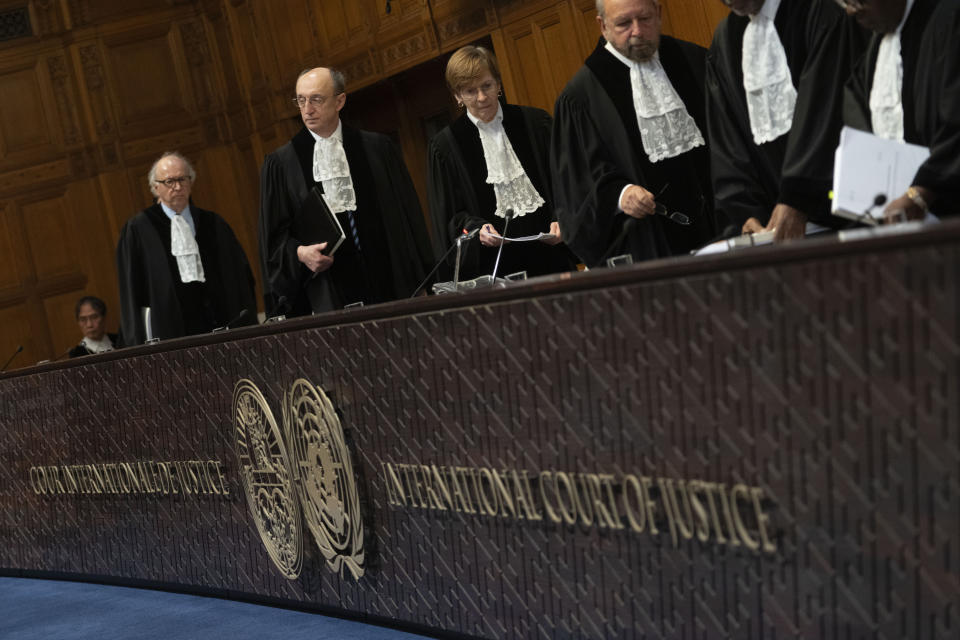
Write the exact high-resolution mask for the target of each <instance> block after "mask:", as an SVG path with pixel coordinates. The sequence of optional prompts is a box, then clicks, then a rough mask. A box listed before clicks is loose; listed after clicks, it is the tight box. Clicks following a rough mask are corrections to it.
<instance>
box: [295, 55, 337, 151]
mask: <svg viewBox="0 0 960 640" xmlns="http://www.w3.org/2000/svg"><path fill="white" fill-rule="evenodd" d="M296 95H297V104H298V105H299V106H300V117H301V118H302V119H303V124H304V125H305V126H306V127H307V129H310V131H312V132H314V133H315V134H317V135H318V136H320V137H321V138H329V137H330V136H331V135H333V133H334V132H335V131H336V130H337V126H338V125H339V124H340V110H341V109H343V105H344V104H346V102H347V95H346V94H345V93H344V78H343V74H342V73H340V72H339V71H337V70H335V69H328V68H327V67H316V68H315V69H309V70H307V71H304V72H303V73H301V74H300V77H299V78H297V87H296Z"/></svg>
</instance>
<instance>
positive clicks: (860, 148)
mask: <svg viewBox="0 0 960 640" xmlns="http://www.w3.org/2000/svg"><path fill="white" fill-rule="evenodd" d="M929 157H930V150H929V149H927V148H926V147H921V146H918V145H915V144H909V143H906V142H897V141H896V140H886V139H884V138H880V137H877V136H875V135H873V134H872V133H867V132H865V131H860V130H858V129H851V128H850V127H844V128H843V131H842V132H841V133H840V146H839V147H837V153H836V157H835V162H834V165H833V208H832V212H833V214H834V215H836V216H841V217H843V218H849V219H852V220H861V221H862V220H863V218H864V214H865V213H867V212H868V211H869V215H870V216H871V217H872V218H873V219H874V220H877V221H879V220H881V219H882V218H883V210H884V207H885V205H886V203H889V202H891V201H893V200H896V199H897V198H899V197H900V196H901V195H903V193H904V192H905V191H906V190H907V188H909V187H910V185H911V184H912V183H913V178H914V176H915V175H916V174H917V169H919V168H920V165H922V164H923V163H924V161H925V160H926V159H927V158H929ZM880 195H883V196H884V197H883V198H879V199H881V200H883V202H884V204H876V203H877V200H878V196H880Z"/></svg>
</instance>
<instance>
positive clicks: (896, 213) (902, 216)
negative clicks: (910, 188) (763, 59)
mask: <svg viewBox="0 0 960 640" xmlns="http://www.w3.org/2000/svg"><path fill="white" fill-rule="evenodd" d="M925 214H926V211H924V210H923V209H921V208H920V205H918V204H917V203H916V202H914V201H913V200H911V199H910V198H908V197H907V196H900V197H899V198H897V199H896V200H894V201H893V202H891V203H890V204H888V205H887V208H886V209H884V210H883V224H896V223H898V222H906V221H907V220H923V218H924V216H925Z"/></svg>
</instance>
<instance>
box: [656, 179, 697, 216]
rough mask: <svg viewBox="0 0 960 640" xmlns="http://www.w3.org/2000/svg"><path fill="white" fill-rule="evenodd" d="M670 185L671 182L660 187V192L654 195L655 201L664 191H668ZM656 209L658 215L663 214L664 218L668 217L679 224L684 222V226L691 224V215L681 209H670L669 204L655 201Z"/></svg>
mask: <svg viewBox="0 0 960 640" xmlns="http://www.w3.org/2000/svg"><path fill="white" fill-rule="evenodd" d="M669 186H670V183H669V182H668V183H666V184H665V185H663V187H662V188H661V189H660V193H658V194H657V195H656V196H654V198H653V199H654V201H656V200H657V199H658V198H660V196H662V195H663V192H664V191H666V190H667V187H669ZM654 210H655V211H656V212H657V215H658V216H663V217H664V218H666V219H667V220H670V221H671V222H676V223H677V224H682V225H683V226H687V225H689V224H690V216H688V215H687V214H685V213H680V212H679V211H670V210H669V209H667V205H665V204H663V203H661V202H656V203H655V205H654Z"/></svg>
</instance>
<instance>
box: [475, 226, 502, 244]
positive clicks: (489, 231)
mask: <svg viewBox="0 0 960 640" xmlns="http://www.w3.org/2000/svg"><path fill="white" fill-rule="evenodd" d="M499 235H500V234H498V233H497V230H496V229H494V228H493V225H492V224H485V225H483V226H482V227H480V244H482V245H483V246H485V247H499V246H500V245H501V244H503V240H501V239H500V238H499Z"/></svg>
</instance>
